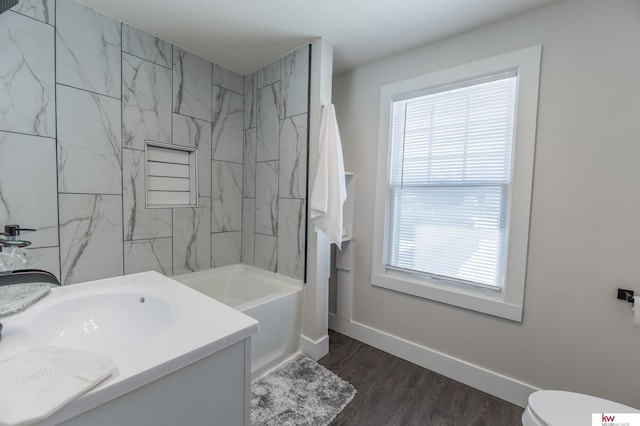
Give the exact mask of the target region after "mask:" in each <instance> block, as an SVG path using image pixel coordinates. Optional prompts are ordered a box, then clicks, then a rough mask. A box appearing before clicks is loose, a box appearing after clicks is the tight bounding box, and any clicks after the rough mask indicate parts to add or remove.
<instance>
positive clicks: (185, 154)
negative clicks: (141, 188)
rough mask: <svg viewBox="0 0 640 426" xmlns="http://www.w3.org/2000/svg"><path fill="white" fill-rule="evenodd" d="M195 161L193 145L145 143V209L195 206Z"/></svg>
mask: <svg viewBox="0 0 640 426" xmlns="http://www.w3.org/2000/svg"><path fill="white" fill-rule="evenodd" d="M196 163H197V161H196V150H195V149H193V148H187V147H181V146H175V145H167V144H159V143H155V142H147V143H146V146H145V165H146V192H147V208H153V207H196V206H197V205H198V195H197V194H198V182H197V178H196V176H197V171H196Z"/></svg>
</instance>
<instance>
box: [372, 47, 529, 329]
mask: <svg viewBox="0 0 640 426" xmlns="http://www.w3.org/2000/svg"><path fill="white" fill-rule="evenodd" d="M540 54H541V48H540V47H539V46H538V47H534V48H530V49H524V50H521V51H518V52H513V53H510V54H506V55H502V56H498V57H494V58H490V59H486V60H483V61H479V62H474V63H471V64H467V65H463V66H460V67H456V68H453V69H449V70H444V71H441V72H437V73H433V74H428V75H426V76H422V77H418V78H416V79H412V80H407V81H403V82H399V83H395V84H391V85H388V86H385V87H383V88H382V91H381V115H380V117H381V131H380V147H379V164H378V167H379V170H381V171H382V172H381V173H378V188H384V191H381V192H380V193H379V194H378V197H377V199H376V225H375V226H376V230H379V231H384V232H377V234H376V237H375V244H374V259H373V271H372V272H373V273H372V282H373V284H374V285H377V286H381V287H385V288H389V289H392V290H396V291H402V292H405V293H409V294H413V295H416V296H420V297H425V298H429V299H433V300H437V301H440V302H444V303H449V304H453V305H456V306H461V307H465V308H468V309H472V310H476V311H480V312H485V313H488V314H491V315H497V316H500V317H504V318H508V319H512V320H515V321H520V320H521V318H522V303H523V296H524V279H525V269H526V255H527V253H526V249H527V240H528V228H529V209H530V202H531V183H532V173H533V148H534V143H535V123H536V110H537V93H538V79H539V78H538V76H539V68H540Z"/></svg>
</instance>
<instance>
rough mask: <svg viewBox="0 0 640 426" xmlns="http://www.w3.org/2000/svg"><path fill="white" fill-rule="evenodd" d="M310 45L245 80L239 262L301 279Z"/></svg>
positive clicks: (303, 260)
mask: <svg viewBox="0 0 640 426" xmlns="http://www.w3.org/2000/svg"><path fill="white" fill-rule="evenodd" d="M309 59H310V46H303V47H300V48H298V49H297V50H295V51H294V52H292V53H290V54H288V55H286V56H285V57H283V58H281V59H279V60H277V61H274V62H272V63H270V64H268V65H267V66H265V67H263V68H261V69H259V70H258V71H256V72H254V73H252V74H250V75H247V76H245V79H244V129H245V130H244V158H243V160H244V170H243V173H244V175H243V191H242V196H243V200H242V210H243V217H242V245H241V247H242V262H243V263H247V264H251V265H255V266H258V267H260V268H263V269H268V270H270V271H274V272H278V273H281V274H283V275H287V276H290V277H293V278H297V279H301V280H302V279H304V278H305V276H304V268H305V240H306V210H307V207H306V198H307V146H308V139H309V138H308V130H307V129H308V121H309V120H308V115H309V114H308V111H309V110H308V105H309Z"/></svg>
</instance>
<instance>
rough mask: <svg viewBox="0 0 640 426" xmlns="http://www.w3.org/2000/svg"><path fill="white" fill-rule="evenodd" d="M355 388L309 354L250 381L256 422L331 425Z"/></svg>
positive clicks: (266, 425) (256, 425)
mask: <svg viewBox="0 0 640 426" xmlns="http://www.w3.org/2000/svg"><path fill="white" fill-rule="evenodd" d="M355 394H356V390H355V388H354V387H353V385H351V384H350V383H348V382H346V381H344V380H342V379H341V378H340V377H338V376H336V375H335V374H333V373H332V372H331V371H329V370H327V369H326V368H324V367H323V366H321V365H320V364H318V363H317V362H315V361H314V360H312V359H311V358H309V357H308V356H306V355H303V354H301V355H298V356H296V357H295V358H294V359H292V360H291V361H288V362H287V363H285V364H283V365H282V366H280V367H278V368H277V369H275V370H274V371H272V372H271V373H269V374H267V375H266V376H264V377H262V378H260V379H258V380H256V381H254V382H253V383H252V384H251V424H252V425H253V426H301V425H309V426H311V425H313V426H320V425H328V424H329V423H331V420H333V419H334V418H335V417H336V416H337V415H338V413H340V411H342V409H343V408H344V407H345V406H346V405H347V404H348V403H349V402H350V401H351V400H352V399H353V397H354V396H355Z"/></svg>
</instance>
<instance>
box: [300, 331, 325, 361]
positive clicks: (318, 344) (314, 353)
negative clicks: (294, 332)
mask: <svg viewBox="0 0 640 426" xmlns="http://www.w3.org/2000/svg"><path fill="white" fill-rule="evenodd" d="M300 352H302V353H304V354H306V355H308V356H309V357H310V358H313V359H314V360H315V361H317V360H319V359H320V358H322V357H323V356H325V355H326V354H328V353H329V335H328V334H327V335H324V336H322V337H321V338H320V339H318V340H315V341H314V340H311V339H309V338H308V337H307V336H305V335H304V334H302V335H301V336H300Z"/></svg>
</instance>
